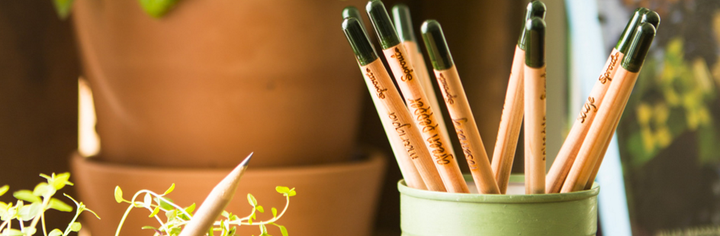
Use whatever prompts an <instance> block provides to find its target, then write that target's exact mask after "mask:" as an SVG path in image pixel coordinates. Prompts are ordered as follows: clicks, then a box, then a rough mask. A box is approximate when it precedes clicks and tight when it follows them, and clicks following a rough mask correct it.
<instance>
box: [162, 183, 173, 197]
mask: <svg viewBox="0 0 720 236" xmlns="http://www.w3.org/2000/svg"><path fill="white" fill-rule="evenodd" d="M173 190H175V183H172V184H171V185H170V188H168V189H167V190H165V193H163V195H167V194H169V193H170V192H172V191H173Z"/></svg>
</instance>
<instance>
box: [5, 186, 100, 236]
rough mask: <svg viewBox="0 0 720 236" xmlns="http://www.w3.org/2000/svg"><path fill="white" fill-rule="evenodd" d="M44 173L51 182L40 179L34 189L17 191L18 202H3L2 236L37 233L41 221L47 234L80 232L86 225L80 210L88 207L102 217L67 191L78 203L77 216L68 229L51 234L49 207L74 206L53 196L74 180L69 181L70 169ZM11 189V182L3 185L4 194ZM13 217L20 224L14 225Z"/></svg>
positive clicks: (57, 230) (63, 234)
mask: <svg viewBox="0 0 720 236" xmlns="http://www.w3.org/2000/svg"><path fill="white" fill-rule="evenodd" d="M40 176H41V177H43V178H45V179H46V180H47V182H41V183H39V184H38V185H37V186H35V189H34V190H32V191H30V190H19V191H16V192H13V197H15V198H16V199H18V200H17V202H16V203H15V205H13V203H12V202H10V203H5V202H0V220H2V224H0V236H30V235H35V233H36V232H37V224H38V223H40V224H41V228H42V232H43V235H44V236H48V235H49V236H60V235H62V236H67V235H68V234H70V232H78V231H80V228H82V225H81V224H80V222H77V218H78V216H80V213H82V212H84V211H88V212H90V213H92V214H93V215H95V217H97V218H98V219H100V217H99V216H98V215H97V214H96V213H95V212H93V211H92V210H90V209H88V208H87V207H85V204H83V203H82V202H78V201H75V199H73V198H72V197H70V196H69V195H67V194H63V195H64V196H65V197H67V198H69V199H70V200H71V201H73V202H74V203H75V206H77V208H76V210H75V217H73V219H72V220H71V221H70V223H68V226H67V228H66V229H65V231H61V230H60V229H53V230H52V231H50V232H49V234H48V231H47V229H46V227H45V211H47V210H49V209H55V210H58V211H62V212H72V211H73V207H71V206H70V205H68V204H65V203H64V202H63V201H61V200H59V199H57V198H54V197H53V196H54V195H55V193H57V191H58V190H60V189H62V188H63V187H65V186H67V185H70V186H72V185H73V183H71V182H70V181H68V180H69V179H70V173H67V172H66V173H61V174H58V175H56V174H55V173H52V175H50V176H48V175H45V174H40ZM9 189H10V187H9V186H8V185H4V186H2V187H0V196H2V195H4V194H5V193H6V192H7V191H8V190H9ZM28 203H29V204H28ZM13 221H17V223H18V227H17V228H13V223H12V222H13ZM26 222H30V224H29V225H27V223H26Z"/></svg>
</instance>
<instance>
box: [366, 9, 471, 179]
mask: <svg viewBox="0 0 720 236" xmlns="http://www.w3.org/2000/svg"><path fill="white" fill-rule="evenodd" d="M365 10H366V11H367V13H368V16H370V21H372V23H373V26H374V28H375V32H376V33H377V36H378V37H379V39H380V46H381V47H382V50H383V54H385V59H386V60H387V61H388V64H389V65H390V69H391V70H392V72H393V75H394V77H395V81H396V82H397V85H398V87H400V91H401V92H402V94H403V96H404V98H405V101H406V102H407V107H408V109H409V110H410V113H411V114H412V116H413V118H414V119H415V122H417V128H418V129H420V131H421V132H420V133H421V134H422V137H423V139H424V140H425V146H426V147H427V148H428V150H429V151H430V153H431V154H432V156H433V158H434V160H435V166H436V167H437V170H438V172H439V173H440V176H441V178H442V180H443V183H444V184H445V188H446V189H447V190H448V192H454V193H468V192H469V190H468V187H467V184H466V183H465V180H464V178H463V176H462V172H460V167H459V166H458V163H457V160H456V159H455V154H454V153H453V150H452V146H451V144H450V138H449V137H448V136H447V135H444V134H445V132H440V131H439V125H438V123H437V120H438V119H437V115H436V114H435V112H434V110H433V109H432V107H431V106H430V104H429V102H428V98H427V96H426V95H425V92H424V91H423V88H422V85H421V84H420V82H419V81H418V80H417V77H416V75H415V72H414V67H413V65H412V62H411V61H410V60H409V59H408V58H409V55H408V54H407V51H406V50H405V47H403V46H402V45H401V44H400V39H399V38H398V36H397V32H395V28H394V27H393V24H392V21H391V20H390V16H389V15H388V13H387V11H386V10H385V6H384V5H383V3H382V2H381V1H379V0H372V1H370V2H368V4H367V6H366V9H365Z"/></svg>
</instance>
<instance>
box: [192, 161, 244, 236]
mask: <svg viewBox="0 0 720 236" xmlns="http://www.w3.org/2000/svg"><path fill="white" fill-rule="evenodd" d="M252 155H253V154H252V153H250V155H248V156H247V157H246V158H245V160H243V161H242V162H241V163H240V164H239V165H238V166H237V167H235V169H233V170H232V171H231V172H230V174H228V175H227V176H225V178H223V179H222V180H221V181H220V183H218V184H217V185H216V186H215V187H214V188H213V189H212V191H210V194H208V196H207V197H206V198H205V201H203V203H202V204H201V205H200V207H198V209H197V211H196V212H195V215H193V217H192V219H191V220H190V222H188V224H187V225H185V227H184V228H183V230H182V232H180V236H197V235H205V234H206V233H207V232H208V230H210V227H212V225H213V223H214V222H215V219H217V218H218V217H219V216H220V214H221V213H222V212H223V210H225V207H227V205H228V203H230V201H231V200H232V198H233V195H235V190H236V189H237V186H238V183H240V177H242V175H243V173H245V170H246V169H247V167H248V163H249V162H250V159H251V158H252Z"/></svg>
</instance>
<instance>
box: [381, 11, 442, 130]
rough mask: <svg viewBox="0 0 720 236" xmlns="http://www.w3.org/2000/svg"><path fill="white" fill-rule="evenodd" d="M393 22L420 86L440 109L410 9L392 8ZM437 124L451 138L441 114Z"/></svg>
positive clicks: (430, 100)
mask: <svg viewBox="0 0 720 236" xmlns="http://www.w3.org/2000/svg"><path fill="white" fill-rule="evenodd" d="M392 13H393V22H394V23H395V24H394V25H395V29H396V31H397V33H398V36H399V38H400V43H401V44H402V45H403V46H404V47H405V50H406V51H407V53H408V54H409V55H410V56H409V57H408V59H409V60H410V62H411V63H412V64H413V65H414V67H415V69H416V70H415V76H416V77H417V79H418V80H419V81H420V85H422V87H423V91H425V96H426V97H427V98H428V101H429V102H430V106H431V107H434V108H435V109H437V110H439V109H440V103H439V102H438V96H437V94H436V93H435V88H434V87H433V82H432V79H431V77H430V74H429V73H428V69H427V64H425V58H424V57H423V54H422V51H421V50H420V45H418V40H417V37H415V31H414V30H413V24H412V18H411V17H410V9H409V8H408V6H407V5H405V4H397V5H395V6H393V8H392ZM437 123H438V128H439V129H440V132H443V133H444V134H443V135H445V136H447V137H450V134H449V133H448V129H447V125H446V123H445V118H443V116H442V114H441V113H438V116H437Z"/></svg>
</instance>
